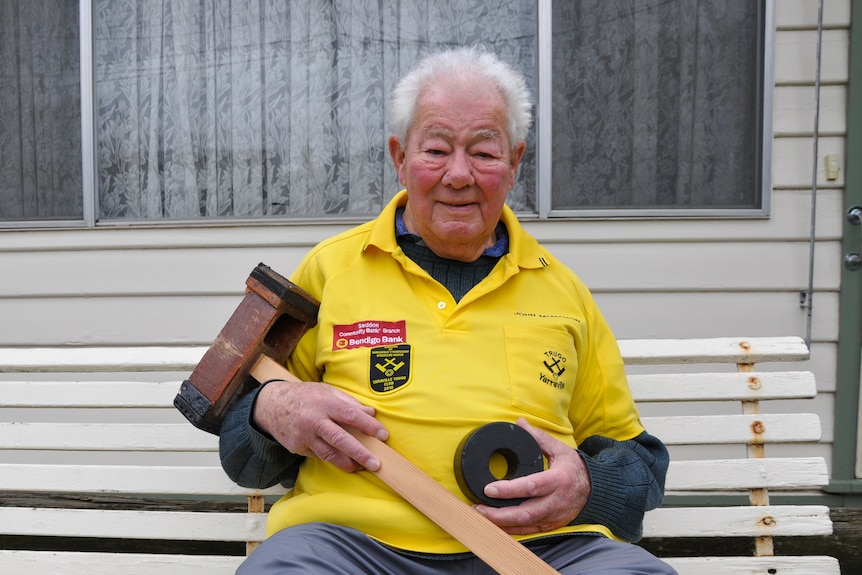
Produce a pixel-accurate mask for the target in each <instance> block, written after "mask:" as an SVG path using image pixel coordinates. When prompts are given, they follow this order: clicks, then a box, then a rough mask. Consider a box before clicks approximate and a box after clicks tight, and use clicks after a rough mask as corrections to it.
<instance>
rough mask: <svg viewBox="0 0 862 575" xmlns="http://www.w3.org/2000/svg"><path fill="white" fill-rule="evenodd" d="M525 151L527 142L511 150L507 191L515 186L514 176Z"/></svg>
mask: <svg viewBox="0 0 862 575" xmlns="http://www.w3.org/2000/svg"><path fill="white" fill-rule="evenodd" d="M526 150H527V142H521V143H520V144H518V145H517V146H515V149H514V150H512V155H511V157H510V158H509V168H510V171H509V189H511V188H512V187H513V186H514V185H515V176H517V175H518V166H520V165H521V160H522V159H523V158H524V152H525V151H526Z"/></svg>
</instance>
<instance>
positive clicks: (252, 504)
mask: <svg viewBox="0 0 862 575" xmlns="http://www.w3.org/2000/svg"><path fill="white" fill-rule="evenodd" d="M263 510H264V498H263V496H262V495H249V496H248V512H249V513H263ZM258 545H260V541H246V542H245V555H246V557H248V556H249V555H251V553H252V551H254V550H255V549H257V546H258Z"/></svg>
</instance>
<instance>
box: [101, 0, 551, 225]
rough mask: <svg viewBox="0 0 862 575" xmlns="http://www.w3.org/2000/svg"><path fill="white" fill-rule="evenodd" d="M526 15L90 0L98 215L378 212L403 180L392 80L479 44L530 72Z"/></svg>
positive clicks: (395, 5) (235, 1) (449, 2)
mask: <svg viewBox="0 0 862 575" xmlns="http://www.w3.org/2000/svg"><path fill="white" fill-rule="evenodd" d="M534 11H535V7H534V2H533V1H532V0H526V1H523V0H522V1H520V2H507V1H504V0H498V1H488V0H446V1H435V2H422V1H419V0H401V1H387V2H365V1H364V0H327V1H323V0H315V1H309V0H294V1H286V0H257V1H252V2H249V1H248V0H214V1H208V2H187V1H184V0H136V1H134V2H132V1H126V2H118V1H116V0H96V48H95V50H96V55H95V64H96V79H97V117H98V124H97V138H98V158H99V162H98V163H99V176H98V177H99V194H100V205H101V214H100V217H101V218H102V219H117V218H131V219H138V218H160V219H161V218H199V217H208V216H268V215H295V216H304V217H308V216H325V215H332V214H345V215H361V216H367V215H371V214H375V213H376V212H377V211H378V210H379V209H380V208H381V206H382V205H383V203H384V202H385V201H386V200H387V199H388V198H390V197H391V196H392V195H393V194H394V193H395V192H396V191H397V190H398V186H399V184H398V180H397V177H396V175H395V172H394V169H393V168H392V167H391V163H390V160H389V157H388V152H387V144H386V142H387V138H388V136H389V134H390V133H391V132H392V128H391V125H390V121H389V95H390V94H391V91H392V89H393V87H394V84H395V82H396V81H397V80H398V79H399V78H400V77H401V75H402V74H403V73H405V72H406V71H407V70H408V69H409V68H410V67H411V65H412V64H413V63H414V61H415V60H416V59H417V57H418V56H420V55H421V54H423V53H425V52H426V51H430V50H434V49H436V48H439V47H443V46H448V45H464V44H473V43H477V42H479V43H483V44H485V45H486V46H488V47H489V48H491V49H493V50H495V51H496V52H497V53H498V54H500V55H501V57H502V58H504V59H505V60H507V61H509V62H510V63H512V64H513V65H515V66H517V67H518V68H519V69H521V70H523V71H524V72H525V73H527V74H532V71H533V69H534V59H535V44H536V40H535V29H536V18H535V14H534ZM531 155H534V154H531ZM534 171H535V170H534V168H533V167H532V166H530V167H528V168H527V169H526V170H524V173H523V174H522V176H521V180H520V182H519V185H518V191H516V192H515V193H514V194H513V202H514V203H515V204H516V205H520V206H522V207H523V206H526V202H527V200H526V193H525V192H524V190H532V189H533V188H534V183H533V179H534Z"/></svg>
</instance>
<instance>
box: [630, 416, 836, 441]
mask: <svg viewBox="0 0 862 575" xmlns="http://www.w3.org/2000/svg"><path fill="white" fill-rule="evenodd" d="M642 420H643V424H644V427H646V428H647V429H648V430H649V431H650V433H652V434H653V435H655V436H656V437H660V438H661V439H662V441H663V442H664V443H665V444H666V445H726V444H733V443H738V444H743V445H746V444H755V443H797V442H808V441H819V440H820V436H821V430H820V418H819V417H818V416H817V415H815V414H812V413H758V414H738V415H679V416H668V417H644V418H643V419H642ZM755 430H758V431H760V433H755Z"/></svg>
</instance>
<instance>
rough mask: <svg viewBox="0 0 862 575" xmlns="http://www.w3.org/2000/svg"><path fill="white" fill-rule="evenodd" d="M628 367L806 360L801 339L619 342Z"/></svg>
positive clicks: (803, 342) (806, 354) (760, 338)
mask: <svg viewBox="0 0 862 575" xmlns="http://www.w3.org/2000/svg"><path fill="white" fill-rule="evenodd" d="M619 346H620V352H622V355H623V359H624V360H625V362H626V363H627V364H629V365H650V364H660V363H683V364H686V363H762V362H772V361H802V360H806V359H808V355H809V354H808V346H806V345H805V341H804V340H803V339H802V338H801V337H752V338H746V339H738V338H732V337H719V338H703V339H628V340H619Z"/></svg>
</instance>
